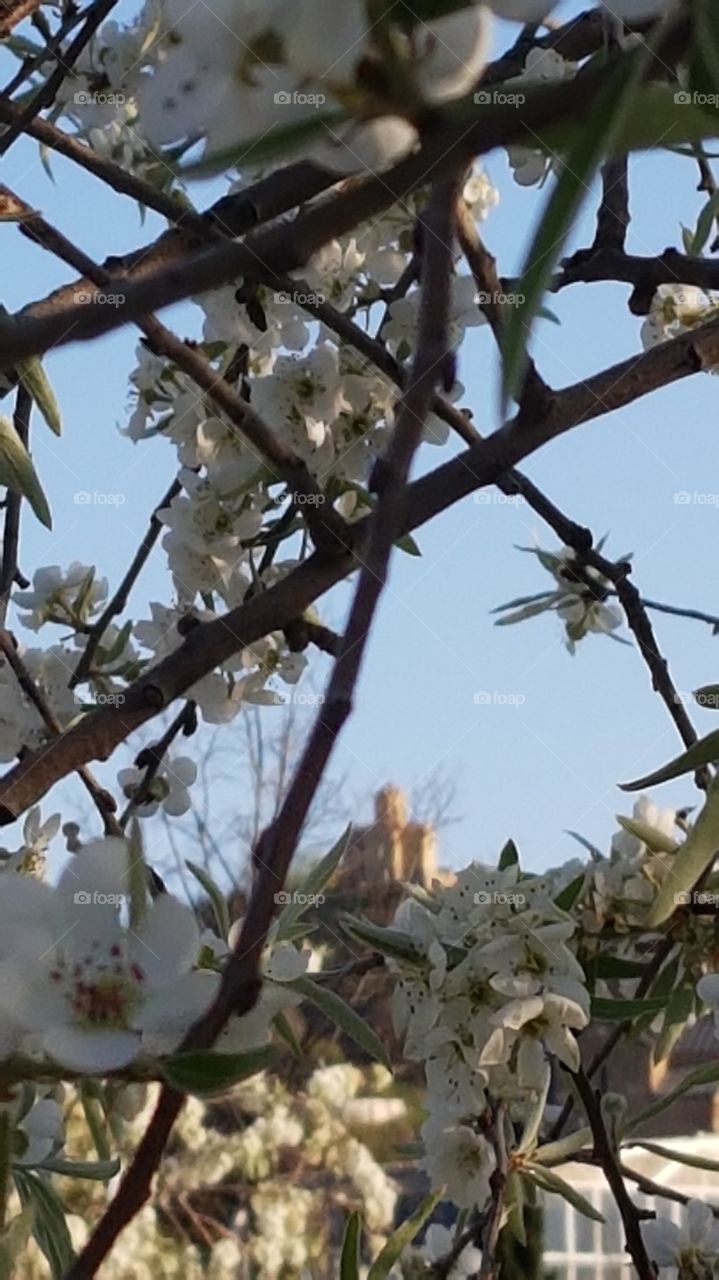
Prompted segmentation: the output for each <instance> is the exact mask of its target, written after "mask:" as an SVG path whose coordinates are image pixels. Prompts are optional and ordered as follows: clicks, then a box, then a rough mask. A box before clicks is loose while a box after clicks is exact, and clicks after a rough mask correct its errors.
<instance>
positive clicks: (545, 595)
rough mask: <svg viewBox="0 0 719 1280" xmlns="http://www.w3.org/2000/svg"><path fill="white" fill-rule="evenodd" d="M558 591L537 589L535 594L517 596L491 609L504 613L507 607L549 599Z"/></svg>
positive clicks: (494, 611) (517, 606)
mask: <svg viewBox="0 0 719 1280" xmlns="http://www.w3.org/2000/svg"><path fill="white" fill-rule="evenodd" d="M556 594H557V593H556V591H537V592H535V594H534V595H533V596H517V598H516V599H515V600H508V601H507V603H506V604H498V605H497V606H496V608H494V609H490V611H489V612H490V613H504V611H505V610H506V609H519V608H520V607H521V606H522V605H525V604H534V603H535V602H536V601H537V600H549V599H550V597H554V596H556Z"/></svg>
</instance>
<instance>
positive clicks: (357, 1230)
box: [340, 1213, 362, 1280]
mask: <svg viewBox="0 0 719 1280" xmlns="http://www.w3.org/2000/svg"><path fill="white" fill-rule="evenodd" d="M361 1239H362V1217H361V1215H360V1214H359V1213H351V1214H350V1216H349V1218H348V1219H347V1226H346V1227H345V1234H344V1239H343V1241H342V1256H341V1258H340V1280H359V1276H360V1241H361Z"/></svg>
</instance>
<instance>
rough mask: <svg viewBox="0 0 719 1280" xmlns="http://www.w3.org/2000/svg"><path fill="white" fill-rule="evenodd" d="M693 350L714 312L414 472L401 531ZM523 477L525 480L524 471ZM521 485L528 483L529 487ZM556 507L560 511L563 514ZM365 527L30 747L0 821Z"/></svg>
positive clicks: (323, 580) (324, 567)
mask: <svg viewBox="0 0 719 1280" xmlns="http://www.w3.org/2000/svg"><path fill="white" fill-rule="evenodd" d="M698 351H701V352H702V353H709V352H712V353H713V359H714V362H718V361H719V322H718V321H716V320H715V321H712V322H711V323H710V324H708V325H704V326H702V328H701V329H697V330H695V331H694V332H693V333H691V334H686V335H683V336H682V337H680V338H676V339H674V341H673V342H670V343H664V344H663V345H662V346H660V347H655V348H653V349H652V350H651V351H648V352H645V353H644V354H643V355H640V356H634V357H633V358H631V359H629V360H627V361H624V362H623V363H622V364H621V365H616V366H614V368H612V369H608V370H604V371H603V372H602V373H600V374H598V375H597V376H596V377H595V378H591V379H588V380H587V381H586V382H581V383H578V384H576V385H575V386H574V387H567V388H566V389H565V390H563V391H559V392H555V393H553V396H552V401H551V406H550V410H551V411H550V413H549V415H548V418H547V420H541V421H539V422H538V423H537V424H536V426H534V427H532V426H531V425H528V426H525V427H524V428H523V429H522V431H517V430H515V429H514V427H513V425H512V423H508V424H507V425H506V426H504V427H502V428H501V429H500V430H499V431H496V432H495V433H494V434H493V435H492V436H490V437H489V438H488V439H486V440H481V441H479V442H477V443H475V444H473V445H472V446H471V447H470V448H469V449H466V450H465V451H464V452H463V453H461V454H460V455H459V456H458V457H457V458H453V459H451V460H450V461H449V462H446V463H444V465H443V466H441V467H438V468H436V469H435V470H434V471H433V472H431V473H430V474H429V475H426V476H422V477H421V478H420V479H419V480H416V481H414V483H413V484H411V485H410V486H409V489H408V495H407V506H406V511H405V512H404V513H403V516H402V532H410V531H412V530H413V529H416V528H418V527H419V526H421V525H423V524H425V523H426V522H427V521H428V520H431V519H433V518H434V517H435V516H436V515H438V514H439V513H440V512H441V511H444V510H445V509H446V508H447V507H450V506H452V505H453V504H454V503H455V502H458V501H459V500H460V499H461V498H463V497H466V496H467V495H468V494H470V493H472V492H474V491H475V490H476V489H479V488H481V487H482V486H484V485H489V484H496V483H497V482H498V481H499V480H501V481H502V482H503V483H504V482H506V481H507V478H508V473H510V472H512V468H514V467H515V466H516V465H517V463H519V462H521V461H522V459H523V458H526V457H529V456H530V454H532V453H534V452H535V451H536V450H537V449H539V448H541V447H542V446H543V445H544V444H546V443H547V442H548V441H549V440H551V439H553V438H555V437H558V436H560V435H562V434H563V433H564V432H566V431H569V430H571V429H572V428H574V427H576V426H578V425H580V424H581V423H583V422H585V421H588V420H589V419H590V418H593V417H598V416H600V415H601V414H603V413H605V412H609V411H611V410H612V409H614V408H618V407H620V406H622V405H625V404H629V403H630V402H631V401H632V400H635V399H638V398H640V397H641V396H643V395H645V394H646V392H647V391H649V390H653V389H656V388H657V387H660V386H663V385H665V384H668V383H670V382H674V381H676V380H677V379H679V378H685V377H689V376H690V375H691V374H693V373H695V372H696V371H697V369H698V368H701V367H702V361H701V359H700V358H699V357H698V355H697V352H698ZM515 483H516V479H515ZM522 483H523V484H524V485H525V486H526V485H528V484H529V482H527V481H525V480H524V479H523V478H522ZM520 491H521V490H520ZM524 492H525V493H526V492H532V490H531V489H530V490H528V489H527V488H526V487H525V489H524ZM533 492H534V494H536V493H538V491H536V490H533ZM540 500H541V496H540ZM545 501H546V500H545ZM545 510H546V508H545ZM557 515H558V517H561V513H557ZM564 519H566V517H565V518H564ZM553 527H554V528H555V529H557V530H559V529H560V528H561V529H562V533H561V535H560V536H561V537H562V538H563V539H564V540H565V541H569V540H570V536H571V528H572V522H569V523H568V524H567V525H564V524H562V523H561V521H560V522H559V523H558V524H554V525H553ZM577 527H581V526H577ZM365 532H366V526H365V524H364V523H363V522H359V523H358V524H356V525H354V526H353V528H352V530H351V538H349V539H348V544H347V546H346V547H345V548H342V547H337V549H336V550H335V551H328V552H323V553H321V554H315V555H313V556H311V557H310V559H309V560H307V561H306V562H305V563H304V564H302V565H301V566H300V567H299V568H297V569H295V570H293V572H292V573H290V574H289V575H288V577H287V578H286V579H284V580H283V581H282V582H280V583H278V584H277V585H275V586H273V587H272V588H270V589H269V590H267V591H265V592H263V593H262V594H261V595H258V596H255V597H253V598H252V599H251V600H248V601H247V602H246V603H244V604H242V605H240V606H238V608H236V609H233V610H231V611H230V612H229V613H228V614H226V615H225V616H224V617H223V618H220V619H218V620H217V621H216V622H211V623H203V624H201V625H200V626H198V627H195V628H194V629H193V631H192V632H191V633H190V635H189V636H188V637H187V639H186V640H185V642H184V644H183V645H182V646H181V648H179V649H178V650H176V652H175V653H173V654H172V655H170V657H169V658H166V659H165V660H164V661H163V662H161V663H159V664H158V665H157V666H156V667H154V668H152V669H151V670H150V671H148V672H147V673H145V674H144V675H143V676H142V677H141V678H140V679H139V680H136V681H135V682H134V683H133V684H132V685H130V686H129V688H128V689H127V691H126V695H125V702H124V703H123V705H122V706H121V707H104V708H102V709H98V710H97V711H94V712H92V713H91V714H90V715H88V716H86V717H85V718H84V719H83V721H82V723H80V724H78V725H75V726H74V727H73V728H72V729H69V730H68V731H67V732H66V733H65V734H63V735H62V736H61V737H60V738H58V739H57V740H56V741H55V742H53V743H49V744H48V745H47V746H46V747H45V748H43V749H42V750H40V751H37V752H31V753H29V754H28V756H27V757H26V758H25V759H24V760H23V761H21V762H20V763H18V764H17V765H15V766H14V767H13V768H12V769H11V770H9V771H8V773H7V774H6V775H5V777H4V778H3V779H2V780H0V825H3V823H7V822H12V821H14V820H15V818H16V817H17V816H18V815H19V814H20V813H22V812H24V810H25V809H26V808H28V807H29V806H30V805H31V804H35V803H36V802H37V801H38V800H39V799H40V798H41V796H43V795H45V793H46V792H47V791H48V790H49V788H50V787H51V786H53V785H54V783H56V782H57V781H59V779H60V778H62V777H65V776H66V775H67V774H68V773H70V772H72V770H73V769H75V768H77V765H78V764H84V763H86V762H87V761H89V760H94V759H99V760H106V759H108V757H109V756H110V755H111V753H112V752H113V751H114V750H115V748H116V747H117V746H118V744H119V743H120V742H123V741H124V740H125V739H126V738H127V737H128V736H129V735H130V734H131V733H132V732H134V731H135V730H136V729H138V728H139V727H140V726H141V725H143V724H145V723H146V722H147V721H148V720H150V719H152V717H153V716H155V715H157V714H158V712H159V711H161V710H163V709H164V708H165V707H167V706H168V705H169V704H170V703H171V702H173V701H174V699H175V698H178V697H181V696H182V695H183V694H184V693H185V692H186V690H187V689H189V688H190V686H191V685H193V684H194V683H195V682H196V681H197V680H199V679H200V678H201V677H202V676H203V675H206V674H207V673H208V672H209V671H212V670H213V669H214V668H215V667H216V666H218V665H219V664H220V663H222V662H224V661H225V660H226V659H227V658H229V657H231V656H232V654H234V653H237V652H238V651H239V650H240V649H242V648H245V647H247V646H248V645H251V644H253V643H254V642H255V641H257V640H259V639H261V637H262V636H264V635H267V633H268V632H270V631H276V630H281V629H282V628H283V627H284V626H285V625H286V624H287V623H288V622H291V621H292V620H293V619H295V618H297V617H299V616H301V614H302V613H303V612H304V610H305V609H307V608H308V607H309V606H310V604H312V603H314V601H316V600H317V599H318V598H319V597H320V596H322V595H324V594H325V592H327V591H329V590H330V588H331V587H333V586H334V585H335V584H336V583H337V582H339V581H341V579H342V578H344V577H346V575H347V574H348V573H350V572H351V570H352V569H353V568H355V567H356V559H355V549H356V548H357V547H359V546H360V545H361V540H362V538H363V536H364V534H365ZM588 537H589V538H591V535H588Z"/></svg>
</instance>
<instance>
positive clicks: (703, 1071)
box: [624, 1062, 719, 1135]
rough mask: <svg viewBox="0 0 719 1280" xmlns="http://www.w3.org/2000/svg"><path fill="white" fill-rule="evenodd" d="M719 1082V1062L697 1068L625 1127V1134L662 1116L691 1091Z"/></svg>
mask: <svg viewBox="0 0 719 1280" xmlns="http://www.w3.org/2000/svg"><path fill="white" fill-rule="evenodd" d="M717 1081H719V1062H712V1063H710V1064H709V1065H708V1066H706V1067H697V1068H696V1069H695V1070H694V1071H690V1072H689V1074H688V1075H686V1076H685V1077H684V1079H683V1080H681V1081H680V1082H679V1084H678V1085H675V1087H674V1088H673V1089H672V1090H670V1092H669V1093H667V1094H665V1095H664V1097H663V1098H658V1099H657V1101H656V1102H652V1103H651V1105H650V1106H648V1107H645V1108H644V1110H643V1111H640V1112H639V1113H638V1115H636V1116H634V1118H633V1119H632V1120H630V1121H629V1122H628V1123H627V1124H626V1125H625V1127H624V1132H625V1134H627V1135H628V1134H630V1133H633V1132H634V1130H635V1129H638V1128H639V1127H640V1125H642V1124H645V1123H646V1122H647V1120H653V1119H654V1117H655V1116H658V1115H661V1113H662V1111H667V1110H668V1108H669V1107H671V1106H673V1105H674V1103H675V1102H676V1101H677V1099H678V1098H681V1097H682V1096H683V1095H684V1094H685V1093H688V1092H689V1090H690V1089H696V1088H699V1087H701V1086H702V1085H705V1084H716V1082H717Z"/></svg>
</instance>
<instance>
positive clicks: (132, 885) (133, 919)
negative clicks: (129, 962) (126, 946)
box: [127, 817, 148, 929]
mask: <svg viewBox="0 0 719 1280" xmlns="http://www.w3.org/2000/svg"><path fill="white" fill-rule="evenodd" d="M127 855H128V867H127V884H128V888H129V890H130V924H131V926H132V928H133V929H139V928H140V926H141V924H142V922H143V920H144V919H145V916H146V914H147V885H148V869H147V862H146V861H145V848H144V844H143V837H142V824H141V823H140V821H139V819H138V818H137V817H133V818H132V819H131V821H130V832H129V839H128V842H127Z"/></svg>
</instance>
